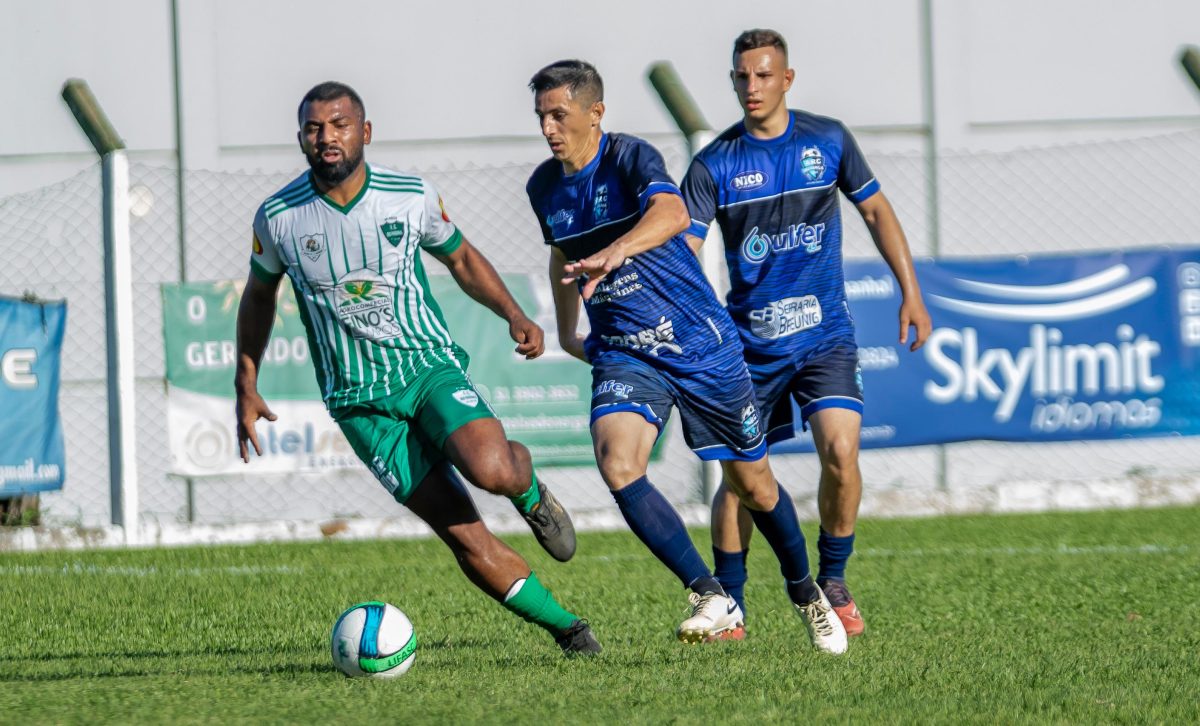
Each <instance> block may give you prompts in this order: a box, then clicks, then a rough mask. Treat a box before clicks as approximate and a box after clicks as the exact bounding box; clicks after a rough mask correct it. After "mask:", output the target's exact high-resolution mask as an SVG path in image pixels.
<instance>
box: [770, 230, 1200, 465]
mask: <svg viewBox="0 0 1200 726" xmlns="http://www.w3.org/2000/svg"><path fill="white" fill-rule="evenodd" d="M916 268H917V276H918V279H919V280H920V283H921V287H922V290H923V292H924V296H925V302H926V305H927V306H928V308H929V312H930V315H931V316H932V317H933V326H934V329H933V334H932V336H931V337H930V338H929V340H928V342H927V343H926V344H925V346H924V347H923V348H922V349H921V350H919V351H917V352H915V353H912V352H909V350H908V348H907V346H902V345H900V344H899V343H898V322H897V321H898V318H897V311H898V310H899V306H900V290H899V288H898V287H897V286H896V283H895V280H894V278H893V277H892V275H891V273H890V272H889V271H888V269H887V266H886V265H885V264H884V263H883V262H882V261H878V262H851V263H848V264H847V265H846V292H847V296H848V298H849V301H850V310H851V313H852V314H853V315H854V319H855V326H856V329H857V339H858V345H859V363H860V365H861V368H862V381H863V389H864V391H865V396H866V412H865V415H864V418H863V437H862V446H863V447H864V448H873V447H889V446H915V445H919V444H936V443H946V442H952V441H965V440H970V439H991V440H998V441H1069V440H1080V439H1113V438H1129V437H1142V436H1175V435H1195V434H1198V433H1200V375H1198V374H1200V370H1198V369H1197V362H1198V360H1200V249H1179V250H1166V251H1162V250H1155V251H1134V252H1116V253H1111V254H1092V255H1070V256H1045V257H1030V258H1015V259H963V260H939V261H936V262H918V263H917V265H916ZM910 341H911V334H910ZM797 421H799V416H797ZM773 450H774V451H812V437H811V432H806V433H804V434H802V435H799V436H798V437H797V438H796V439H793V440H792V441H789V442H784V443H781V444H779V445H777V446H776V447H774V448H773Z"/></svg>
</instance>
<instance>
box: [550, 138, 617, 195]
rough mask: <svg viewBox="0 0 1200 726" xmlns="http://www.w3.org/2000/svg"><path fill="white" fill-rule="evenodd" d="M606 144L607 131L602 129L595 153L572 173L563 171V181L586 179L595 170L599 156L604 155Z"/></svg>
mask: <svg viewBox="0 0 1200 726" xmlns="http://www.w3.org/2000/svg"><path fill="white" fill-rule="evenodd" d="M606 146H608V132H607V131H604V132H601V134H600V143H599V144H597V145H596V155H595V156H593V157H592V160H591V161H589V162H588V163H587V164H585V165H584V167H583V168H582V169H580V170H579V171H577V172H575V173H574V174H567V173H566V172H563V176H562V178H563V181H565V182H568V183H570V182H574V181H575V180H577V179H587V178H588V177H589V176H591V175H592V172H594V171H596V167H598V166H600V157H602V156H604V147H606ZM559 168H561V167H559Z"/></svg>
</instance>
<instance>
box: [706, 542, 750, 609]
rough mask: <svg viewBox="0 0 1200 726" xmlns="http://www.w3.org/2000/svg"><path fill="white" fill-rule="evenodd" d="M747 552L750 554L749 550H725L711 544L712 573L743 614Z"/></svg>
mask: <svg viewBox="0 0 1200 726" xmlns="http://www.w3.org/2000/svg"><path fill="white" fill-rule="evenodd" d="M748 554H750V552H749V550H741V551H739V552H726V551H725V550H723V549H719V548H718V547H717V546H716V545H713V565H714V567H713V574H715V575H716V576H717V581H719V582H720V583H721V587H723V588H725V594H726V595H728V596H729V597H731V598H733V599H734V600H736V601H737V604H738V607H740V608H741V609H742V613H743V614H745V612H746V594H745V592H746V578H747V573H746V555H748Z"/></svg>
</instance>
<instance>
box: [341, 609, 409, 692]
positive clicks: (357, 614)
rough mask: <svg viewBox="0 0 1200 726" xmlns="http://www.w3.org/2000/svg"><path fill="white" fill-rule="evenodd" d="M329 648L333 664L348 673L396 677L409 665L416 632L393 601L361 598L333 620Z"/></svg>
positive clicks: (355, 675) (405, 670)
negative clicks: (367, 600) (365, 600)
mask: <svg viewBox="0 0 1200 726" xmlns="http://www.w3.org/2000/svg"><path fill="white" fill-rule="evenodd" d="M330 648H331V651H332V655H333V664H334V665H335V666H337V669H338V670H340V671H341V672H342V673H345V674H346V675H348V676H351V677H360V676H366V677H368V678H395V677H396V676H399V675H403V674H404V673H405V672H407V671H408V669H409V668H412V664H413V660H414V659H415V658H416V657H417V634H416V633H415V632H413V626H412V623H411V622H409V620H408V616H407V615H405V614H404V613H402V612H400V609H399V608H397V607H396V606H395V605H389V604H388V603H385V602H375V601H372V602H363V603H359V604H357V605H355V606H353V607H351V608H350V609H349V610H347V611H346V612H344V613H342V616H341V617H340V618H338V619H337V622H336V623H334V625H333V636H332V637H331V638H330Z"/></svg>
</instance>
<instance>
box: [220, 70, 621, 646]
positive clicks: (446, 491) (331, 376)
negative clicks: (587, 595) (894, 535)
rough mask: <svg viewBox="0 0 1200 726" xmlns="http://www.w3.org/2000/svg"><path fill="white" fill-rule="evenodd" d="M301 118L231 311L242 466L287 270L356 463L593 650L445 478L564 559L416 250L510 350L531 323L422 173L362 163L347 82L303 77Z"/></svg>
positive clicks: (544, 619) (523, 349)
mask: <svg viewBox="0 0 1200 726" xmlns="http://www.w3.org/2000/svg"><path fill="white" fill-rule="evenodd" d="M299 122H300V131H299V133H298V134H297V138H298V140H299V142H300V148H301V150H302V151H303V152H304V155H305V157H306V158H307V159H308V163H309V166H310V167H311V169H310V171H308V172H305V173H304V174H302V175H301V176H300V177H298V178H297V179H296V180H295V181H293V182H292V183H290V184H288V185H287V186H285V187H284V188H283V189H281V190H280V191H278V192H276V193H275V194H273V195H271V196H270V197H268V198H267V200H266V201H265V202H264V203H263V204H262V206H260V207H259V209H258V213H257V214H256V215H255V217H254V236H253V252H252V254H251V257H250V276H249V278H248V279H247V282H246V289H245V291H244V292H243V294H242V301H241V306H240V308H239V309H238V321H237V349H238V354H237V374H236V378H235V388H236V391H237V428H238V442H239V446H240V448H241V454H242V459H243V460H245V461H247V462H248V461H249V459H250V447H253V448H254V451H255V453H257V454H259V455H261V454H262V449H261V447H260V446H259V443H258V436H257V433H256V432H255V422H256V421H258V420H259V419H261V418H265V419H267V420H268V421H274V420H275V414H273V413H272V412H271V410H270V408H269V407H268V406H267V404H266V402H265V401H264V400H263V398H262V396H260V395H259V393H258V372H259V364H260V362H261V360H262V357H263V352H264V350H265V348H266V345H267V341H268V339H269V337H270V332H271V325H272V323H273V322H274V319H275V305H276V294H277V291H278V288H279V283H280V281H281V279H282V278H283V276H284V275H287V276H288V278H289V279H290V281H291V283H292V287H293V289H294V290H295V293H296V301H297V303H298V304H299V307H300V314H301V318H302V320H303V321H304V327H305V329H306V330H307V331H308V340H309V345H310V348H311V350H312V351H313V356H312V357H313V363H314V366H315V368H316V374H317V383H318V384H319V385H320V387H321V391H322V395H323V397H324V400H325V405H326V407H327V408H328V409H329V412H330V414H331V415H332V416H333V418H334V420H335V421H337V423H338V425H339V426H340V427H341V429H342V431H343V432H344V433H345V434H346V438H347V439H348V440H349V442H350V445H351V446H352V447H353V448H354V451H355V453H357V454H358V456H359V458H361V459H362V461H363V463H364V464H366V465H367V467H368V468H369V469H370V470H371V472H372V473H373V474H374V475H375V477H376V478H377V479H378V480H379V482H380V483H381V484H383V486H384V487H385V488H387V490H388V491H389V492H390V493H391V494H392V496H393V497H394V498H395V499H396V501H397V502H399V503H401V504H403V505H405V506H406V507H408V508H409V509H410V510H412V511H413V512H414V513H415V514H417V515H418V516H419V517H421V519H423V520H424V521H425V522H426V523H428V524H429V526H430V527H432V528H433V531H434V532H435V533H437V535H438V536H439V537H440V538H441V539H442V540H443V541H444V542H445V543H446V544H447V545H448V546H449V547H450V549H451V550H453V551H454V554H455V557H456V559H457V560H458V562H459V564H460V566H461V567H462V569H463V571H464V572H465V573H466V575H467V577H468V578H469V579H470V580H471V582H473V583H475V585H476V586H478V587H479V588H480V589H482V590H483V591H484V592H486V593H487V594H489V595H491V596H492V597H494V598H495V599H497V600H499V601H500V602H501V603H503V605H504V606H505V607H506V608H508V609H509V610H511V611H512V612H514V613H516V614H518V615H520V616H521V617H523V618H525V619H526V620H528V621H530V622H532V623H536V624H537V625H540V626H541V627H543V628H545V629H546V630H547V631H549V632H550V633H551V635H553V636H554V638H555V640H556V642H557V643H558V645H559V646H560V647H561V648H562V649H563V652H564V653H566V654H568V655H576V654H592V653H598V652H599V651H600V645H599V643H597V642H596V639H595V638H594V637H593V636H592V633H591V629H590V628H589V627H588V624H587V621H585V620H582V619H580V618H578V617H576V616H575V615H573V614H572V613H570V612H568V611H567V610H565V609H563V608H562V606H560V605H559V604H558V602H557V601H556V600H555V599H554V597H553V596H552V595H551V594H550V592H549V591H548V590H547V589H546V588H545V587H543V586H542V584H541V583H540V582H539V581H538V579H537V576H536V575H535V574H534V573H533V572H532V571H531V570H530V569H529V565H528V564H526V562H525V560H524V559H523V558H522V557H521V556H520V555H519V554H517V553H516V552H515V551H514V550H512V549H511V548H510V547H508V546H507V545H506V544H504V543H503V542H501V541H500V540H499V539H497V538H496V536H495V535H494V534H492V533H491V532H490V531H489V530H488V529H487V527H486V526H485V525H484V523H483V521H482V520H481V519H480V517H479V513H478V511H477V510H476V509H475V505H474V503H473V502H472V501H471V497H470V496H469V494H468V493H467V490H466V488H465V486H464V485H463V483H462V481H461V480H460V479H459V477H458V476H457V474H456V473H455V470H454V469H455V468H457V470H458V472H461V473H462V475H463V476H464V477H465V478H466V479H467V480H468V481H469V482H471V483H472V484H474V485H475V486H477V487H479V488H480V489H483V490H484V491H487V492H491V493H493V494H502V495H504V496H507V497H509V498H510V499H511V500H512V502H513V504H514V506H516V508H517V510H518V511H519V512H520V513H521V514H522V516H524V518H525V520H526V521H527V522H528V523H529V525H530V528H531V529H532V530H533V533H534V535H535V536H536V537H537V539H538V541H539V542H540V543H541V544H542V546H543V547H545V549H546V551H547V552H549V553H550V554H551V555H552V556H554V557H555V558H556V559H558V560H560V561H566V560H568V559H570V558H571V556H572V555H573V554H574V552H575V530H574V527H573V526H572V524H571V520H570V517H569V516H568V515H567V513H566V510H564V509H563V507H562V505H561V504H559V502H558V501H557V499H555V498H554V496H553V495H552V494H551V493H550V491H549V490H548V489H547V488H546V485H545V483H543V482H541V481H539V480H538V478H537V476H536V474H535V473H534V470H533V464H532V461H531V460H530V456H529V450H528V449H526V448H525V447H524V446H523V445H521V444H519V443H517V442H515V441H509V440H508V439H507V437H506V436H505V434H504V429H503V427H502V426H501V425H500V421H499V420H498V419H497V418H496V416H495V414H494V413H493V412H492V409H491V407H490V406H489V405H488V403H487V401H485V400H484V399H483V397H482V396H480V395H479V393H478V391H476V389H475V387H474V386H473V385H472V383H471V379H470V378H469V377H468V375H467V365H468V361H469V358H468V356H467V353H466V351H464V350H463V349H462V348H460V347H459V346H458V345H457V344H456V343H455V342H454V340H453V339H452V338H451V337H450V333H449V330H448V329H447V327H446V321H445V320H444V318H443V316H442V312H441V309H440V308H439V307H438V304H437V301H436V300H434V299H433V296H432V295H431V294H430V291H429V285H428V281H427V278H426V276H425V268H424V266H423V263H422V260H421V256H420V254H418V253H419V251H420V250H422V249H423V250H425V251H426V252H428V253H430V254H431V255H433V256H434V257H435V258H436V259H437V260H438V261H439V262H441V263H442V264H444V265H445V266H446V267H447V268H448V269H449V270H450V274H451V275H453V277H454V279H455V281H456V282H457V283H458V284H459V286H460V287H461V288H462V289H463V291H464V292H466V293H467V294H468V295H470V296H471V297H472V298H473V299H475V300H476V301H478V302H479V303H480V304H482V305H484V306H485V307H487V308H489V309H490V310H491V311H492V312H494V313H496V314H497V315H499V316H500V317H501V318H503V319H504V320H506V321H507V322H508V326H509V334H510V335H511V336H512V338H513V340H514V341H515V342H516V343H517V348H516V350H517V352H518V353H521V354H523V355H524V356H525V357H526V358H536V357H537V356H539V355H541V354H542V351H543V349H544V346H543V332H542V329H541V328H540V327H538V326H537V325H536V324H535V323H534V322H533V321H532V320H530V319H529V318H528V317H527V316H526V315H525V313H524V312H523V311H522V310H521V308H520V306H518V305H517V303H516V301H515V300H513V297H512V295H511V294H510V293H509V291H508V289H507V288H506V287H505V286H504V283H503V282H502V281H501V279H500V277H499V275H497V274H496V271H495V269H494V268H493V267H492V265H491V263H489V262H488V261H487V260H486V259H485V258H484V257H483V255H481V254H480V253H479V252H478V251H477V250H476V249H475V248H474V247H473V246H472V245H471V243H470V242H468V241H467V239H466V238H465V237H463V235H462V233H461V232H460V231H459V230H458V228H457V227H456V226H455V225H454V224H453V223H452V222H451V221H450V217H449V216H448V215H447V214H446V210H445V207H444V205H443V204H442V199H441V197H440V196H439V195H438V193H437V190H435V189H434V188H433V186H432V185H431V184H430V183H429V182H428V181H427V180H425V179H422V178H421V177H419V176H414V175H412V174H403V173H400V172H397V171H393V170H391V169H387V168H384V167H380V166H371V165H368V164H367V163H366V162H365V160H364V158H363V147H364V146H366V145H367V144H369V143H371V123H370V122H369V121H367V120H366V111H365V108H364V106H363V103H362V99H361V98H360V97H359V95H358V94H357V93H356V92H355V91H354V89H352V88H350V87H349V86H346V85H345V84H341V83H335V82H327V83H322V84H319V85H317V86H315V87H313V89H312V90H310V91H309V92H308V93H307V94H306V95H305V96H304V99H303V100H302V101H301V103H300V109H299ZM452 465H453V468H452Z"/></svg>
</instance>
